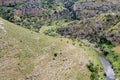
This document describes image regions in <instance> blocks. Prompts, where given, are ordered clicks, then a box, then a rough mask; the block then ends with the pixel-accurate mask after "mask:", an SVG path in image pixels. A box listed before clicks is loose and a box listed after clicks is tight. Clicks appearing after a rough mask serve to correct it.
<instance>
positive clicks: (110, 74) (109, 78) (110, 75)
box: [82, 40, 115, 80]
mask: <svg viewBox="0 0 120 80" xmlns="http://www.w3.org/2000/svg"><path fill="white" fill-rule="evenodd" d="M82 42H83V43H85V45H89V46H90V47H91V48H92V49H94V50H95V51H96V52H97V53H98V56H99V59H100V61H101V63H102V65H103V67H104V71H105V73H106V80H115V72H114V70H113V68H112V65H111V64H110V62H109V61H108V60H107V59H106V58H105V56H104V55H103V53H102V51H101V50H100V49H99V48H95V45H94V44H91V43H90V42H89V41H87V40H82Z"/></svg>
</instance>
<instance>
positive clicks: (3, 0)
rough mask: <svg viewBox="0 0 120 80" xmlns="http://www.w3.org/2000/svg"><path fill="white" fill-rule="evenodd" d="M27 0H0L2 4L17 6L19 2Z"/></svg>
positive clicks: (0, 4)
mask: <svg viewBox="0 0 120 80" xmlns="http://www.w3.org/2000/svg"><path fill="white" fill-rule="evenodd" d="M24 1H25V0H0V6H15V5H16V4H17V3H22V2H24Z"/></svg>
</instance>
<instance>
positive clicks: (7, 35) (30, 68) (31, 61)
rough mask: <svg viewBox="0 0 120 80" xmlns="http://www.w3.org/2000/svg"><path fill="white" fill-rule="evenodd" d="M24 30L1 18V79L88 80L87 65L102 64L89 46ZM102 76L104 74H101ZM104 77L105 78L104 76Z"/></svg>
mask: <svg viewBox="0 0 120 80" xmlns="http://www.w3.org/2000/svg"><path fill="white" fill-rule="evenodd" d="M46 28H47V27H45V26H44V27H42V28H41V31H40V33H35V32H33V31H30V30H27V29H24V28H21V27H19V26H17V25H14V24H12V23H10V22H8V21H5V20H3V19H1V18H0V67H1V68H0V78H1V80H10V79H12V80H14V79H15V80H18V79H20V80H26V79H28V80H29V79H35V80H50V79H55V80H56V79H58V80H61V79H62V80H66V79H72V80H81V79H82V80H85V79H87V80H89V79H90V74H91V72H90V71H89V70H88V68H87V66H86V65H87V64H88V63H89V61H90V60H91V62H93V64H95V65H97V64H98V65H99V67H101V69H102V66H101V63H100V61H99V59H98V56H97V55H96V53H95V52H94V51H93V50H92V49H91V48H89V47H87V46H85V45H83V46H79V45H78V43H79V44H80V42H77V41H75V42H74V45H73V41H72V40H69V39H65V38H54V37H50V36H47V35H44V34H43V31H44V30H45V29H46ZM98 74H99V75H101V76H100V77H102V75H103V71H102V72H99V73H98ZM103 78H104V77H103Z"/></svg>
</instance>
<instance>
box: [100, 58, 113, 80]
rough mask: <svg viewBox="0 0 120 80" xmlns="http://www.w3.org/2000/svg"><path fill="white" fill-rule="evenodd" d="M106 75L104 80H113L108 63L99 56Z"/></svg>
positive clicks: (111, 70)
mask: <svg viewBox="0 0 120 80" xmlns="http://www.w3.org/2000/svg"><path fill="white" fill-rule="evenodd" d="M99 57H100V60H101V63H102V65H103V67H104V70H105V73H106V76H107V77H106V80H115V73H114V70H113V69H112V65H111V64H110V62H109V61H108V60H107V59H106V58H105V57H103V56H99Z"/></svg>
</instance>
